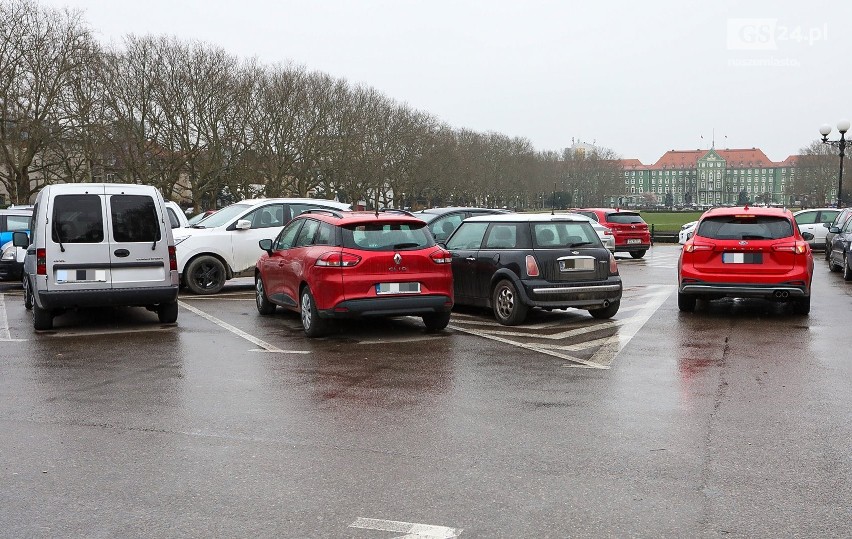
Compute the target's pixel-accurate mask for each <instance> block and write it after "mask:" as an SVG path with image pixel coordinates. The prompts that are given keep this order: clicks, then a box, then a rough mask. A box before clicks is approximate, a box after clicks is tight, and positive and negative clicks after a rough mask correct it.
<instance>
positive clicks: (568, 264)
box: [559, 257, 595, 271]
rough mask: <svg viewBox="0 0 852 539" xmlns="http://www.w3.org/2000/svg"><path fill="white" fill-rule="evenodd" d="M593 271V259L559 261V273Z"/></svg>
mask: <svg viewBox="0 0 852 539" xmlns="http://www.w3.org/2000/svg"><path fill="white" fill-rule="evenodd" d="M593 269H595V259H594V258H589V257H583V258H563V259H560V260H559V271H591V270H593Z"/></svg>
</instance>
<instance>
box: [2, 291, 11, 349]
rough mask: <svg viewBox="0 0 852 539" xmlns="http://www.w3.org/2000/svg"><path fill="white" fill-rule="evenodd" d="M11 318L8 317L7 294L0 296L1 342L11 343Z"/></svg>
mask: <svg viewBox="0 0 852 539" xmlns="http://www.w3.org/2000/svg"><path fill="white" fill-rule="evenodd" d="M11 340H12V334H11V333H9V317H8V316H7V315H6V294H0V341H11Z"/></svg>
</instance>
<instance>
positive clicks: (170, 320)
mask: <svg viewBox="0 0 852 539" xmlns="http://www.w3.org/2000/svg"><path fill="white" fill-rule="evenodd" d="M177 317H178V304H177V302H176V301H172V302H170V303H160V304H159V305H158V306H157V318H159V319H160V323H161V324H174V323H175V322H177Z"/></svg>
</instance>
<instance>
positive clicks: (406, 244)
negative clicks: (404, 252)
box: [393, 242, 420, 250]
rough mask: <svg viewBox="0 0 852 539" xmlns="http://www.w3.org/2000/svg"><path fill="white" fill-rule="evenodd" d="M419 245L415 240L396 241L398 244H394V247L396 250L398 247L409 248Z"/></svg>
mask: <svg viewBox="0 0 852 539" xmlns="http://www.w3.org/2000/svg"><path fill="white" fill-rule="evenodd" d="M419 245H420V244H419V243H414V242H408V243H396V244H394V246H393V248H394V250H396V249H407V248H409V247H417V246H419Z"/></svg>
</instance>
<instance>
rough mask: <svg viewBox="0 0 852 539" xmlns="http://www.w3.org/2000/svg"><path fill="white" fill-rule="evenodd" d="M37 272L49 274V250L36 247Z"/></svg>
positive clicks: (38, 273)
mask: <svg viewBox="0 0 852 539" xmlns="http://www.w3.org/2000/svg"><path fill="white" fill-rule="evenodd" d="M36 274H37V275H47V250H46V249H36Z"/></svg>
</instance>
